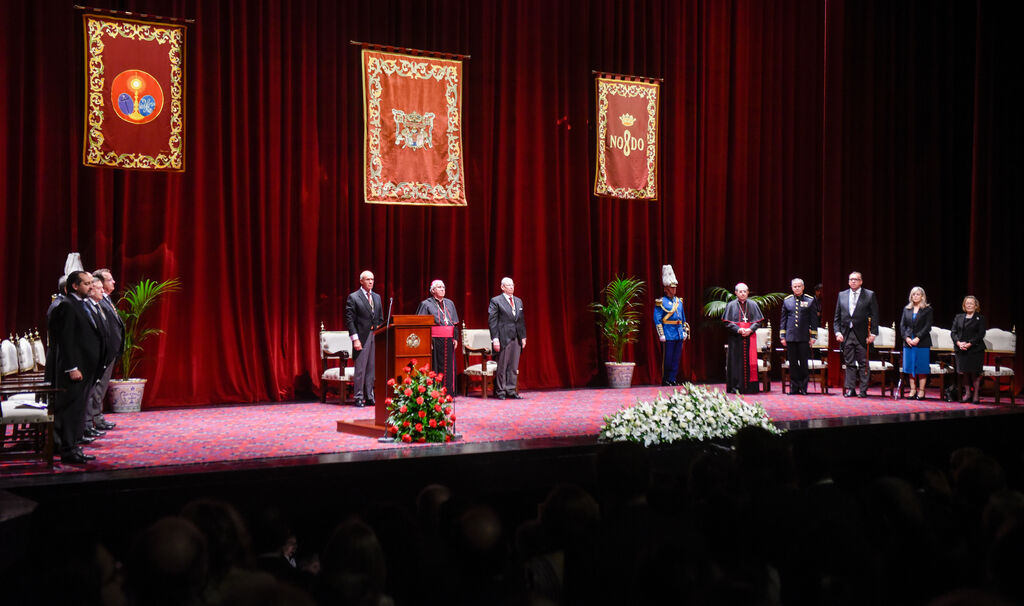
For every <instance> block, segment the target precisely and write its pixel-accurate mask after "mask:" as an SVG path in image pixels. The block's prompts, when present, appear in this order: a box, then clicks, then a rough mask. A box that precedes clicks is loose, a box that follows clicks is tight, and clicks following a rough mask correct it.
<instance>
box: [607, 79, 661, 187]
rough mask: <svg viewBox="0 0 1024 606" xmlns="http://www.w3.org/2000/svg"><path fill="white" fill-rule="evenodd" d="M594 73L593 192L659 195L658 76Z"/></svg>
mask: <svg viewBox="0 0 1024 606" xmlns="http://www.w3.org/2000/svg"><path fill="white" fill-rule="evenodd" d="M631 78H632V77H629V76H626V77H601V76H598V78H597V170H596V174H595V176H594V195H595V196H606V197H610V198H624V199H629V200H657V199H658V91H659V84H658V83H657V82H648V81H646V80H644V81H638V80H636V79H635V78H634V79H631Z"/></svg>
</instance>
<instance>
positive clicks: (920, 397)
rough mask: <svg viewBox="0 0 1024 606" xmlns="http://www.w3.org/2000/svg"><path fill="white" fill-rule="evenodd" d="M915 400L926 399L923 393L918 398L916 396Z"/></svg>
mask: <svg viewBox="0 0 1024 606" xmlns="http://www.w3.org/2000/svg"><path fill="white" fill-rule="evenodd" d="M914 399H915V400H923V399H924V394H923V393H919V394H917V395H916V396H914Z"/></svg>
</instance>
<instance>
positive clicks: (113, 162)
mask: <svg viewBox="0 0 1024 606" xmlns="http://www.w3.org/2000/svg"><path fill="white" fill-rule="evenodd" d="M82 19H83V22H84V26H85V138H84V149H83V152H82V162H83V163H84V164H85V165H86V166H109V167H112V168H128V169H137V170H145V171H170V172H181V171H184V170H185V27H186V26H185V25H175V24H169V23H155V22H149V21H140V20H137V19H129V18H120V17H112V16H106V15H102V16H101V15H95V14H89V13H86V14H83V15H82Z"/></svg>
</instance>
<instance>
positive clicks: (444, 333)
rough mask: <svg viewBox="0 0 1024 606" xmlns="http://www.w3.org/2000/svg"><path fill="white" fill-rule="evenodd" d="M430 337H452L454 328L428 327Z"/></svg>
mask: <svg viewBox="0 0 1024 606" xmlns="http://www.w3.org/2000/svg"><path fill="white" fill-rule="evenodd" d="M430 336H431V337H448V338H451V337H454V336H455V327H454V326H431V327H430Z"/></svg>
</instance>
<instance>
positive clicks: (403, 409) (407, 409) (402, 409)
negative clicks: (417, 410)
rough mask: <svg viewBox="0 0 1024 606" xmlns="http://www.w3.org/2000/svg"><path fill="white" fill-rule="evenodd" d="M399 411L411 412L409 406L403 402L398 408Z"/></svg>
mask: <svg viewBox="0 0 1024 606" xmlns="http://www.w3.org/2000/svg"><path fill="white" fill-rule="evenodd" d="M398 412H400V413H403V414H404V413H407V412H409V407H408V406H406V405H405V404H403V405H402V407H401V408H399V409H398Z"/></svg>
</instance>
